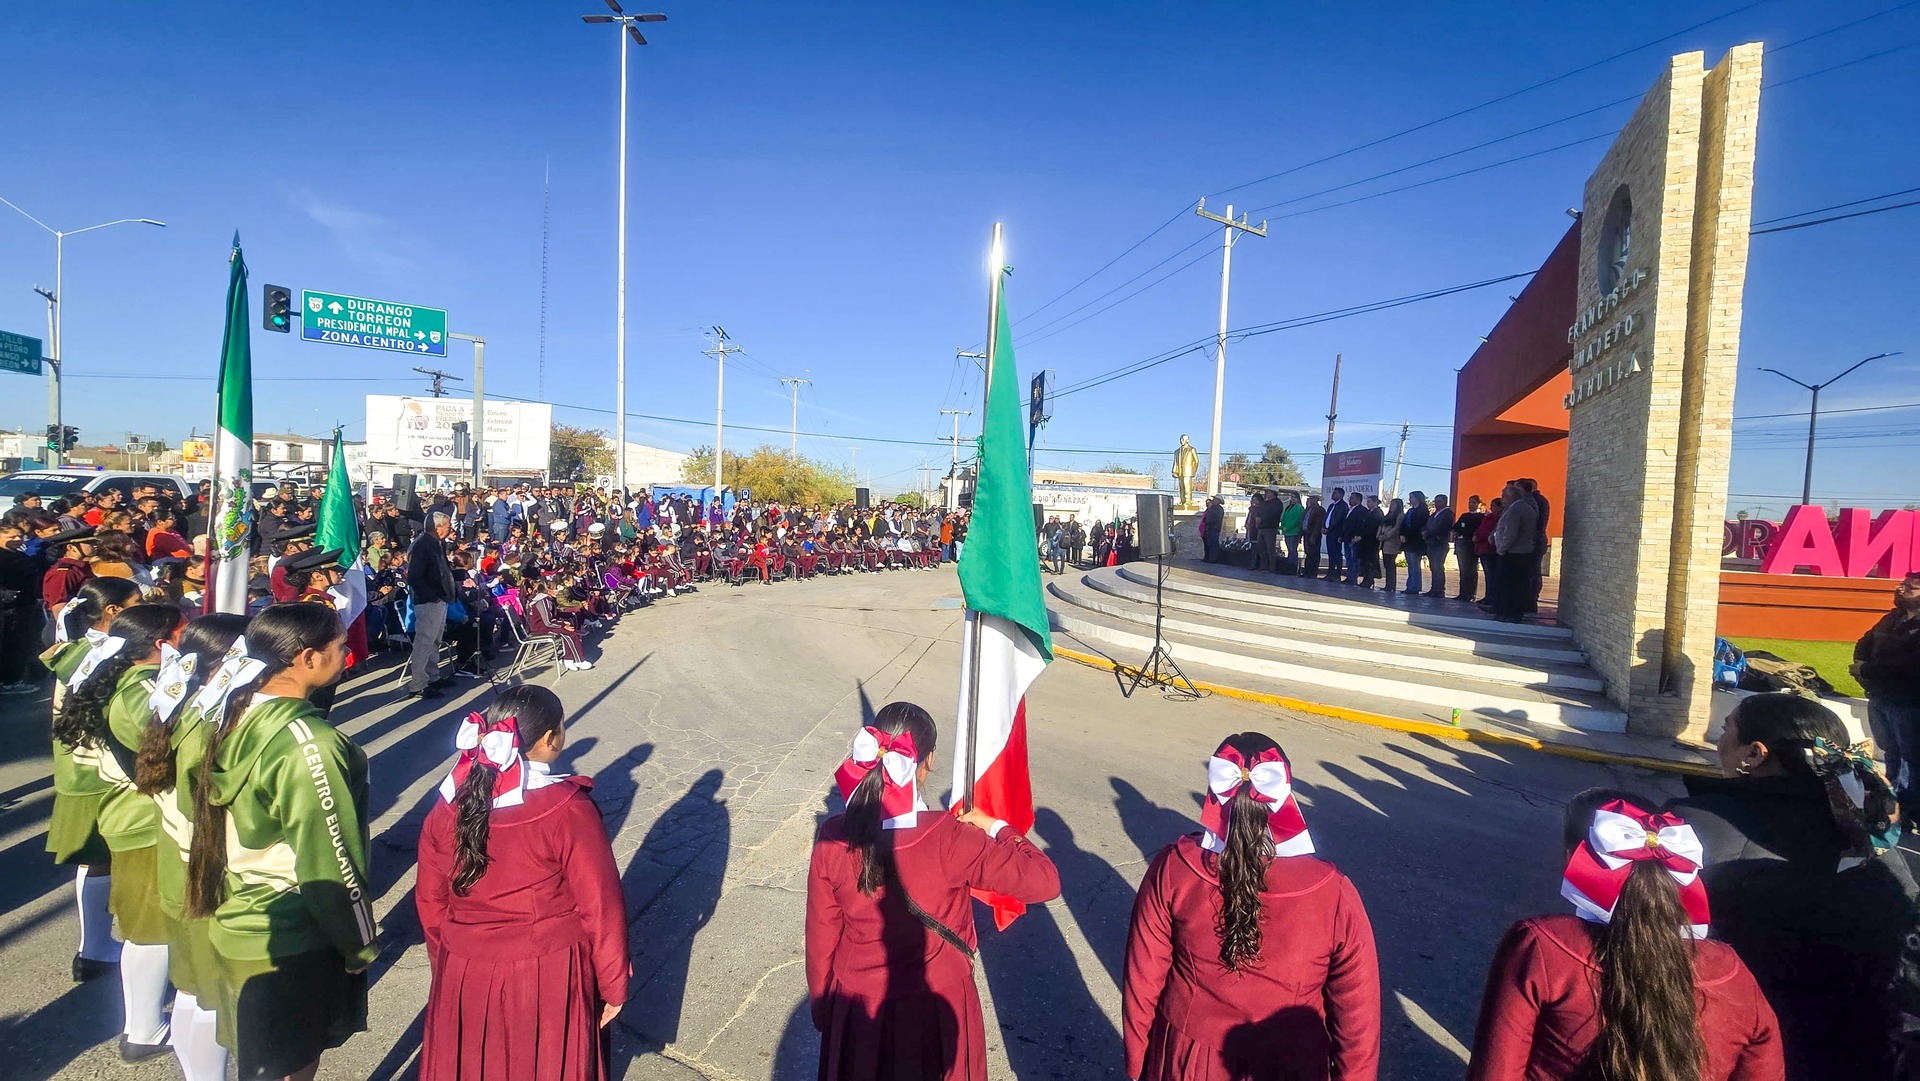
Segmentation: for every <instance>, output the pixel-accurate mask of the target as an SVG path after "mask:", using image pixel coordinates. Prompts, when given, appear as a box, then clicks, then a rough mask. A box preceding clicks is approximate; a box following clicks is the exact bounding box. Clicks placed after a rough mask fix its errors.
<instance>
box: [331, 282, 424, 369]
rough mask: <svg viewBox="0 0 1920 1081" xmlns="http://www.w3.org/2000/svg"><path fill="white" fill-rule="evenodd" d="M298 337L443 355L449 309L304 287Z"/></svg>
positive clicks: (394, 350)
mask: <svg viewBox="0 0 1920 1081" xmlns="http://www.w3.org/2000/svg"><path fill="white" fill-rule="evenodd" d="M301 297H302V302H301V305H300V336H301V337H302V338H305V339H306V340H308V341H310V342H327V343H329V344H332V345H357V346H359V347H361V348H362V349H386V350H390V351H392V352H395V353H418V354H420V355H422V356H429V357H444V356H446V355H447V313H446V312H444V311H442V310H440V309H439V308H422V307H419V306H417V305H413V304H395V303H393V302H392V301H387V300H368V299H367V298H366V297H350V296H347V295H346V294H344V293H319V292H315V291H314V290H312V289H308V290H305V291H303V293H302V294H301Z"/></svg>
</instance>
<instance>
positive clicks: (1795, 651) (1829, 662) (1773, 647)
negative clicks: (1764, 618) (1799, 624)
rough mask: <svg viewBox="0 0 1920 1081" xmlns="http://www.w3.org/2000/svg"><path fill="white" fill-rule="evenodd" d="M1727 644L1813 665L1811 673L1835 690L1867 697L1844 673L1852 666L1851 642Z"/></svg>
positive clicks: (1742, 640)
mask: <svg viewBox="0 0 1920 1081" xmlns="http://www.w3.org/2000/svg"><path fill="white" fill-rule="evenodd" d="M1727 641H1729V642H1732V643H1733V644H1734V645H1736V646H1739V647H1740V648H1741V649H1742V650H1749V651H1751V650H1756V649H1759V650H1765V651H1766V652H1768V653H1771V654H1773V655H1774V656H1776V657H1779V658H1781V659H1783V660H1789V661H1794V662H1796V663H1799V664H1810V665H1813V670H1814V671H1816V672H1818V673H1820V678H1821V679H1824V680H1826V681H1827V682H1828V683H1831V684H1833V689H1834V690H1835V691H1837V692H1839V693H1840V694H1843V695H1846V696H1847V697H1848V698H1864V697H1866V693H1867V692H1866V691H1864V690H1862V689H1861V687H1860V682H1859V681H1858V680H1856V679H1854V678H1853V677H1852V676H1851V675H1849V674H1847V666H1848V665H1850V664H1852V663H1853V643H1852V642H1806V641H1801V640H1798V639H1793V638H1729V639H1727Z"/></svg>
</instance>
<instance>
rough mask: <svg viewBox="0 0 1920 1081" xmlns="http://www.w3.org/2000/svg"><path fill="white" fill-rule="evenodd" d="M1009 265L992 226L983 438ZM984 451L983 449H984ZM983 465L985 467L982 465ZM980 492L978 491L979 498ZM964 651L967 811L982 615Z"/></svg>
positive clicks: (976, 739)
mask: <svg viewBox="0 0 1920 1081" xmlns="http://www.w3.org/2000/svg"><path fill="white" fill-rule="evenodd" d="M1005 264H1006V259H1005V253H1004V252H1003V251H1002V250H1001V241H1000V223H999V222H994V223H993V247H992V249H991V250H990V252H989V254H988V256H987V275H988V281H987V364H986V369H985V374H986V392H985V393H984V394H982V395H981V396H980V433H981V435H982V436H983V437H984V436H985V435H986V431H987V406H988V404H989V402H990V400H991V399H992V397H993V364H994V361H995V360H996V359H998V358H997V357H996V356H995V353H996V352H997V350H998V347H999V343H1000V275H1001V272H1002V267H1004V266H1005ZM983 449H984V448H983ZM982 464H984V463H982ZM980 472H981V470H980V467H979V466H978V465H976V466H975V467H974V475H975V476H976V477H977V476H979V475H980ZM978 491H979V489H978V488H975V493H976V496H977V495H978ZM963 634H964V636H965V638H964V646H963V651H964V652H965V653H966V655H967V790H966V791H965V792H963V793H961V795H960V806H961V808H962V809H964V810H969V811H971V810H973V783H974V781H975V780H976V776H975V775H976V773H977V772H978V771H979V751H980V614H979V613H978V612H975V611H974V610H973V609H971V608H969V609H967V623H966V629H965V630H964V632H963Z"/></svg>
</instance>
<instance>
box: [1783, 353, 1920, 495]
mask: <svg viewBox="0 0 1920 1081" xmlns="http://www.w3.org/2000/svg"><path fill="white" fill-rule="evenodd" d="M1900 355H1901V354H1900V351H1899V350H1895V351H1894V352H1891V353H1875V354H1874V355H1873V356H1870V357H1868V358H1867V359H1866V360H1863V361H1861V362H1860V363H1859V364H1855V365H1854V366H1853V367H1851V368H1848V369H1847V370H1846V371H1844V372H1841V373H1840V374H1839V375H1836V376H1834V377H1833V378H1832V379H1829V380H1827V381H1826V382H1824V383H1802V382H1801V381H1800V380H1798V379H1795V378H1794V377H1793V376H1791V375H1788V374H1787V373H1786V372H1783V371H1781V370H1780V369H1778V368H1762V369H1760V370H1761V371H1763V372H1772V373H1773V374H1775V375H1777V376H1779V377H1780V378H1782V379H1785V380H1786V381H1787V382H1789V383H1792V384H1794V385H1795V386H1797V387H1802V388H1804V389H1806V390H1810V391H1812V392H1813V402H1812V404H1811V405H1809V406H1808V407H1807V468H1806V472H1805V473H1803V474H1801V478H1800V502H1801V503H1802V504H1803V505H1804V504H1807V503H1811V502H1813V439H1814V434H1815V432H1816V431H1817V430H1818V427H1819V424H1820V392H1821V391H1823V390H1825V389H1826V388H1828V387H1830V386H1832V385H1834V384H1835V383H1838V382H1839V381H1840V380H1842V379H1845V378H1846V377H1847V376H1849V375H1852V374H1853V373H1854V372H1856V371H1858V370H1859V369H1860V367H1861V365H1864V364H1866V363H1868V362H1869V361H1875V360H1880V359H1882V358H1885V357H1897V356H1900Z"/></svg>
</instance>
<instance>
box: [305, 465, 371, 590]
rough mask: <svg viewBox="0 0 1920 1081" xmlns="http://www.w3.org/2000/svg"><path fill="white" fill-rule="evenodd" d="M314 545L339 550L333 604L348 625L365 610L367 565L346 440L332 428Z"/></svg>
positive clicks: (321, 548)
mask: <svg viewBox="0 0 1920 1081" xmlns="http://www.w3.org/2000/svg"><path fill="white" fill-rule="evenodd" d="M315 521H316V522H317V523H318V526H319V528H317V529H315V530H314V544H315V546H316V547H318V548H319V549H320V550H321V551H323V552H325V551H332V550H333V549H335V548H338V549H340V584H339V585H337V586H335V587H334V588H333V593H334V598H335V599H334V607H336V608H338V609H340V621H341V622H342V623H344V624H347V625H349V626H351V625H352V623H353V621H354V620H356V619H359V618H360V613H362V612H364V611H366V610H367V565H366V563H365V562H363V561H362V560H361V558H360V520H359V519H358V518H355V517H354V514H353V482H352V480H350V479H349V478H348V477H347V449H346V442H345V441H344V440H342V439H341V438H340V429H338V428H335V429H334V430H333V464H332V465H331V466H329V467H328V468H327V490H326V491H325V492H324V493H322V494H321V496H320V511H319V513H318V515H317V517H316V518H315Z"/></svg>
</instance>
